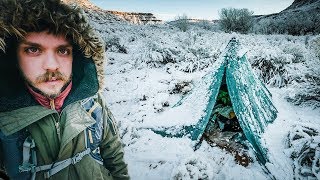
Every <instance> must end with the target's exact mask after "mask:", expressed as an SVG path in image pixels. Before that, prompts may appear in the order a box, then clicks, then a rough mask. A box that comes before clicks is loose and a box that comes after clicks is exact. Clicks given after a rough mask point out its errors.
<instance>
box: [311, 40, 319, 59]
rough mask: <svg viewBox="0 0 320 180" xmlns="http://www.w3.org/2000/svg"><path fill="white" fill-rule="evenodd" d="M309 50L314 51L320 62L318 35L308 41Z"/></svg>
mask: <svg viewBox="0 0 320 180" xmlns="http://www.w3.org/2000/svg"><path fill="white" fill-rule="evenodd" d="M310 49H312V50H313V51H314V53H315V54H316V56H317V57H318V58H319V60H320V35H318V36H316V37H314V38H312V39H311V40H310Z"/></svg>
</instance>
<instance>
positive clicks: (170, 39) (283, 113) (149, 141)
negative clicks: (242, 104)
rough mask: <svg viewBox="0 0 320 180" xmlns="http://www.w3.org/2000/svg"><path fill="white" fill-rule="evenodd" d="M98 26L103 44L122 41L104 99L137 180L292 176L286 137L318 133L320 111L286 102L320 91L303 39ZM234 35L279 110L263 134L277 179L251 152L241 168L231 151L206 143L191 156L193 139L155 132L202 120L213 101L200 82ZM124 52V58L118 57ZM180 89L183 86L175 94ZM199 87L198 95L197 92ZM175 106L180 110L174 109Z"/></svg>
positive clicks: (112, 56) (315, 63)
mask: <svg viewBox="0 0 320 180" xmlns="http://www.w3.org/2000/svg"><path fill="white" fill-rule="evenodd" d="M95 26H96V28H97V29H98V30H99V32H100V33H101V34H102V36H103V38H104V39H105V40H106V41H107V40H111V41H112V40H114V39H118V40H117V41H116V42H115V44H114V45H111V46H110V48H108V51H107V56H108V59H109V64H108V65H107V66H106V71H105V74H106V85H107V88H106V90H105V92H104V94H105V96H106V100H107V103H108V106H109V108H110V109H111V111H112V112H113V114H114V116H115V118H116V119H117V121H118V127H119V130H120V136H121V139H122V142H123V145H124V151H125V161H126V162H127V163H128V168H129V174H130V176H131V178H132V179H133V180H134V179H139V180H142V179H155V180H157V179H249V180H250V179H252V180H256V179H270V178H272V177H271V176H274V177H275V178H277V179H293V178H294V170H293V160H292V159H291V158H290V153H291V152H292V149H290V148H288V133H289V132H290V131H291V130H292V128H293V127H294V126H295V125H304V126H307V127H312V128H316V129H317V130H320V111H319V106H316V105H314V103H313V104H308V102H309V101H307V104H308V106H296V105H294V104H293V103H291V102H288V101H287V99H288V97H289V99H290V98H291V99H295V98H296V97H297V94H301V93H303V92H304V93H306V92H307V93H308V91H307V89H306V88H305V86H304V85H309V86H312V85H313V86H312V87H315V88H317V87H318V86H319V85H314V84H313V82H314V81H312V80H310V79H307V77H306V74H309V75H311V76H312V75H313V78H319V77H320V75H319V73H317V72H318V71H319V67H320V65H319V64H320V62H319V59H318V58H317V57H316V55H315V52H314V51H313V50H312V49H314V47H311V45H312V44H311V43H308V42H306V37H304V36H297V37H294V36H287V35H269V36H267V35H251V34H249V35H239V34H226V33H216V32H211V31H205V30H201V29H191V30H189V31H187V32H180V31H179V30H177V29H175V28H173V27H171V26H168V25H159V26H155V25H153V26H136V25H127V24H121V23H119V24H114V25H104V24H95ZM110 29H112V31H111V30H110ZM110 37H115V38H110ZM232 37H236V38H237V39H238V40H239V41H240V43H241V45H242V49H241V50H240V52H239V53H238V55H244V54H245V55H246V56H247V58H248V60H249V62H250V63H251V65H252V67H253V69H254V71H255V73H256V74H257V75H258V76H259V78H261V80H262V81H264V82H265V83H267V88H268V89H269V90H270V92H271V94H272V99H273V103H274V105H275V107H276V108H277V110H278V111H279V113H278V117H277V119H276V120H275V121H274V123H273V124H271V125H269V126H268V127H267V129H266V132H265V133H264V134H263V141H264V143H265V146H266V147H267V149H268V155H269V159H270V162H268V163H267V164H266V167H267V168H268V170H269V171H270V173H271V174H272V175H271V174H270V173H266V171H267V170H266V169H265V167H264V166H262V165H261V164H260V163H259V162H258V161H257V160H256V158H255V156H254V153H253V152H252V151H250V157H252V159H253V162H251V163H250V164H249V166H248V167H243V166H241V165H239V164H237V163H236V161H235V160H234V157H233V156H232V155H231V154H230V153H228V152H227V151H225V150H222V149H220V148H218V147H211V146H210V145H208V144H207V143H206V142H203V143H202V144H201V145H200V147H199V149H197V150H194V142H192V141H191V140H190V138H189V137H182V138H173V137H172V138H170V137H162V136H161V135H159V134H156V133H155V132H154V131H153V130H154V129H161V128H170V127H176V128H177V129H175V130H179V127H182V126H184V125H188V124H195V123H196V122H197V120H199V118H200V117H201V115H202V114H203V112H204V109H203V108H204V107H205V104H204V102H205V101H206V98H208V97H206V87H205V85H206V83H204V84H203V81H204V80H203V79H202V77H203V76H204V75H205V74H206V73H208V72H210V70H211V69H213V66H216V65H218V64H219V59H218V57H219V55H220V54H221V53H222V51H223V49H224V48H225V47H226V45H227V43H228V41H229V40H230V39H231V38H232ZM308 39H312V38H308ZM109 43H110V42H109ZM117 43H118V44H117ZM107 44H108V41H107ZM119 47H121V48H124V49H125V50H126V51H127V52H126V53H123V52H121V51H119ZM269 62H271V65H273V66H270V68H267V65H268V64H267V65H266V64H265V63H269ZM179 86H182V87H181V88H180V89H179V88H178V89H177V87H179ZM194 89H198V91H197V92H193V90H194ZM190 94H192V95H190ZM181 99H183V100H182V101H181ZM178 102H181V105H180V106H175V105H176V104H177V103H178ZM317 102H318V101H315V103H317ZM302 104H303V103H302Z"/></svg>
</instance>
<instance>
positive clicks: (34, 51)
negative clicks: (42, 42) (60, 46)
mask: <svg viewBox="0 0 320 180" xmlns="http://www.w3.org/2000/svg"><path fill="white" fill-rule="evenodd" d="M24 51H25V52H26V53H28V54H37V53H40V49H39V48H37V47H28V48H26V49H25V50H24Z"/></svg>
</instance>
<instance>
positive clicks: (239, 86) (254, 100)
mask: <svg viewBox="0 0 320 180" xmlns="http://www.w3.org/2000/svg"><path fill="white" fill-rule="evenodd" d="M238 51H239V42H238V41H237V40H236V39H235V38H233V39H231V40H230V42H229V44H228V45H227V47H226V49H225V51H224V52H223V53H222V55H221V56H220V58H219V59H220V61H219V62H218V66H215V67H214V69H212V70H211V71H210V72H209V73H208V74H206V75H205V76H204V77H203V78H202V79H203V81H204V82H206V83H207V84H209V85H208V86H205V87H203V86H198V87H197V88H198V89H197V88H195V89H193V92H196V91H198V90H199V88H207V91H206V92H207V95H206V96H207V99H206V107H205V109H204V113H203V114H202V115H201V117H200V119H198V120H197V122H196V123H194V124H192V125H187V126H184V127H183V128H182V129H181V130H180V131H179V132H175V134H173V133H171V132H172V131H171V130H169V131H168V129H170V128H168V129H162V130H155V132H157V133H159V134H162V135H165V136H175V137H179V136H188V137H190V138H191V139H192V140H194V141H197V142H198V141H199V140H200V138H201V136H202V134H203V133H204V131H205V128H206V126H207V124H208V122H209V119H210V117H211V115H212V113H213V109H214V106H215V104H216V101H217V96H218V93H219V89H220V86H221V84H222V81H223V80H225V82H226V85H227V89H228V92H229V96H230V99H231V103H232V106H233V109H234V112H235V114H236V116H237V119H238V121H239V124H240V126H241V128H242V130H243V132H244V134H245V136H246V138H247V140H248V141H249V142H250V144H251V145H252V147H253V149H254V150H255V152H256V154H257V156H258V158H259V160H260V161H261V162H262V163H265V162H266V161H267V159H268V158H267V152H266V149H265V148H264V146H263V145H262V142H261V135H262V134H263V133H264V132H265V129H266V127H267V125H268V124H269V123H272V122H273V121H274V119H275V118H276V117H277V110H276V108H275V106H274V105H273V104H272V101H271V94H270V92H269V91H268V89H267V88H266V86H265V85H264V84H263V83H262V82H261V81H260V80H259V79H258V78H257V77H256V76H255V75H254V73H253V70H252V68H251V65H250V63H249V62H248V60H247V59H246V56H245V54H242V55H241V54H240V53H239V52H238ZM239 54H240V55H239ZM224 78H225V79H224ZM190 95H191V94H190ZM186 98H187V97H186ZM185 101H186V100H185V98H184V99H182V100H181V101H180V102H179V103H178V104H176V105H175V106H174V107H173V108H175V107H178V106H182V105H183V104H184V103H185Z"/></svg>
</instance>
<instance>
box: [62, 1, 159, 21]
mask: <svg viewBox="0 0 320 180" xmlns="http://www.w3.org/2000/svg"><path fill="white" fill-rule="evenodd" d="M62 1H63V2H65V3H67V4H72V3H74V4H77V5H78V6H80V7H81V8H83V10H84V11H85V12H86V13H87V14H89V16H90V19H92V18H93V19H95V20H97V21H102V22H110V23H114V22H117V21H122V22H129V23H132V24H158V23H162V20H159V19H157V18H156V17H155V16H154V15H153V14H152V13H136V12H119V11H112V10H104V9H102V8H100V7H98V6H96V5H94V4H92V3H91V2H90V1H89V0H62Z"/></svg>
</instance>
